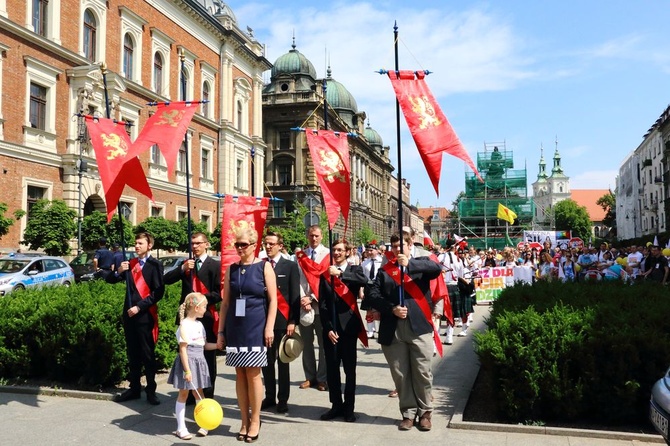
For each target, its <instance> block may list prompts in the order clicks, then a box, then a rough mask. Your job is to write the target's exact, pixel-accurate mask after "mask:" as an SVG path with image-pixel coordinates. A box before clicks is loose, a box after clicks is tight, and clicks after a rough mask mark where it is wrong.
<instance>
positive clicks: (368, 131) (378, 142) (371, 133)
mask: <svg viewBox="0 0 670 446" xmlns="http://www.w3.org/2000/svg"><path fill="white" fill-rule="evenodd" d="M363 136H365V139H367V140H368V142H369V143H370V145H371V146H379V147H383V146H384V141H382V137H381V136H379V133H377V131H376V130H375V129H373V128H372V127H370V124H369V123H368V126H367V127H365V130H363Z"/></svg>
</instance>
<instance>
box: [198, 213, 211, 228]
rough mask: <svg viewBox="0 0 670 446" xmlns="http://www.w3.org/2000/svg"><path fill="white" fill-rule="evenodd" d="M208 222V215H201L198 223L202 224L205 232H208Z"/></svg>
mask: <svg viewBox="0 0 670 446" xmlns="http://www.w3.org/2000/svg"><path fill="white" fill-rule="evenodd" d="M209 221H210V216H209V215H201V216H200V223H203V224H204V225H205V227H206V228H207V230H209Z"/></svg>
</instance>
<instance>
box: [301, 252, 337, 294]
mask: <svg viewBox="0 0 670 446" xmlns="http://www.w3.org/2000/svg"><path fill="white" fill-rule="evenodd" d="M295 260H296V262H298V266H299V267H300V269H302V273H303V274H304V275H305V279H306V280H307V283H308V284H309V287H310V288H311V289H312V293H313V294H314V297H316V300H317V301H318V300H319V278H320V277H321V275H322V274H324V273H325V272H326V271H328V266H330V256H325V257H324V258H323V259H321V263H316V262H315V261H314V260H312V259H310V258H309V256H308V255H307V253H305V251H303V250H300V251H297V252H296V253H295Z"/></svg>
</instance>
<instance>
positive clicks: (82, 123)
mask: <svg viewBox="0 0 670 446" xmlns="http://www.w3.org/2000/svg"><path fill="white" fill-rule="evenodd" d="M87 139H88V133H87V132H86V118H85V117H84V110H80V111H79V116H78V117H77V141H79V159H77V162H76V163H75V167H76V168H77V176H78V177H79V184H78V189H79V199H78V201H77V255H79V254H81V253H82V251H83V249H82V246H81V222H82V219H83V216H82V190H81V189H82V177H83V176H84V172H86V171H87V170H88V164H87V163H86V161H85V160H84V144H85V143H86V140H87Z"/></svg>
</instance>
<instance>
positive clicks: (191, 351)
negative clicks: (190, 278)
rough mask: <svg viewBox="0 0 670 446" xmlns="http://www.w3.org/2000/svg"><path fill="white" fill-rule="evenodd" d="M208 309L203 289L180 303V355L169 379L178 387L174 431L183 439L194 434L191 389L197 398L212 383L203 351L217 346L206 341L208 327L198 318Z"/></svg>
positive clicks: (199, 431) (189, 295)
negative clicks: (188, 422)
mask: <svg viewBox="0 0 670 446" xmlns="http://www.w3.org/2000/svg"><path fill="white" fill-rule="evenodd" d="M205 311H207V298H206V297H205V296H204V295H203V294H202V293H190V294H188V295H187V296H186V298H185V299H184V303H183V304H181V305H180V306H179V321H180V323H179V328H177V342H179V355H178V356H177V357H176V358H175V360H174V364H173V366H172V370H170V376H168V381H167V382H168V383H169V384H173V385H174V387H175V389H179V395H178V396H177V403H176V404H175V416H176V417H177V431H176V432H175V433H174V434H175V435H176V436H177V437H179V438H180V439H181V440H190V439H191V438H192V436H191V434H190V433H189V431H188V429H186V420H185V415H186V399H187V398H188V392H189V390H190V391H192V392H193V395H194V396H195V398H196V399H199V398H200V397H199V395H202V389H203V388H206V387H210V377H209V369H208V368H207V362H206V361H205V356H204V355H203V349H205V350H215V349H216V343H215V342H207V341H206V335H205V327H203V325H202V323H201V322H200V321H197V320H196V319H197V318H201V317H202V316H203V314H205ZM195 389H198V390H197V393H196V391H195ZM207 433H208V432H207V430H206V429H200V430H198V434H197V435H198V436H201V437H204V436H205V435H207Z"/></svg>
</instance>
